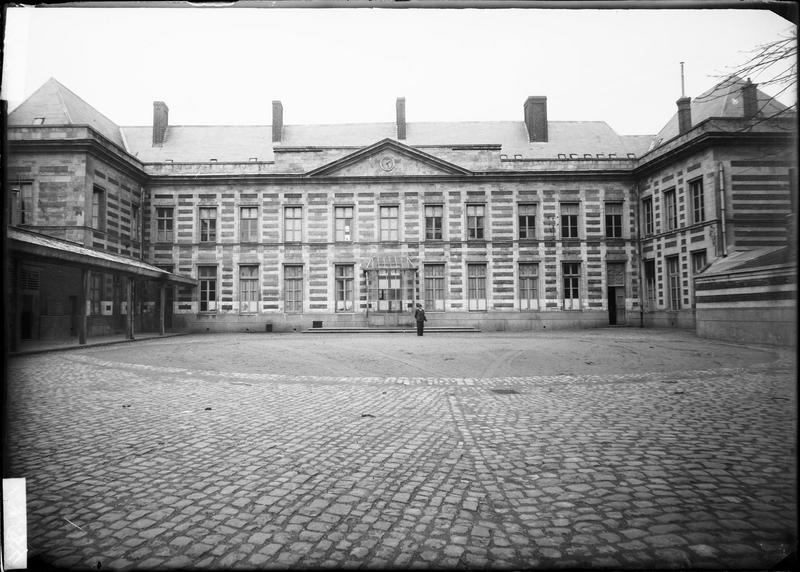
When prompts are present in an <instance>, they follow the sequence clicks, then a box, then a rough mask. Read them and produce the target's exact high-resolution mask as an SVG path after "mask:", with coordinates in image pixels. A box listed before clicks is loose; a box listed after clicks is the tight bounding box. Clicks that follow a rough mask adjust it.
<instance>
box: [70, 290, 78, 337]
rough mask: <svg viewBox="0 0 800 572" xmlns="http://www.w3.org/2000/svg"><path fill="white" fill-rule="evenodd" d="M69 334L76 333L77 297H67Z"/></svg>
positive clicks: (74, 334)
mask: <svg viewBox="0 0 800 572" xmlns="http://www.w3.org/2000/svg"><path fill="white" fill-rule="evenodd" d="M69 335H70V336H77V335H78V297H77V296H70V297H69Z"/></svg>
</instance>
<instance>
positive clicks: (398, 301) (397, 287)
mask: <svg viewBox="0 0 800 572" xmlns="http://www.w3.org/2000/svg"><path fill="white" fill-rule="evenodd" d="M377 279H378V289H377V291H373V295H372V296H371V298H373V299H375V301H376V306H377V310H378V311H379V312H402V311H403V287H402V281H401V279H402V277H401V275H400V270H398V269H393V268H391V269H380V270H378V272H377Z"/></svg>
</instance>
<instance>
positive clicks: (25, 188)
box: [11, 181, 36, 226]
mask: <svg viewBox="0 0 800 572" xmlns="http://www.w3.org/2000/svg"><path fill="white" fill-rule="evenodd" d="M11 192H12V193H13V200H12V201H11V205H12V209H13V212H12V216H11V221H12V225H14V226H29V225H33V224H34V221H33V216H34V213H35V212H36V211H35V209H34V208H33V183H32V182H30V181H24V182H22V181H20V182H18V183H17V186H16V187H13V188H12V189H11Z"/></svg>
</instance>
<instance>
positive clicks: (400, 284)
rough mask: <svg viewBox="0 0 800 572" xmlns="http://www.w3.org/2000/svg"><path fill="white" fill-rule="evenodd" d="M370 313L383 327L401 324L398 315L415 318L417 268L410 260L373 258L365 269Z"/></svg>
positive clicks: (389, 257)
mask: <svg viewBox="0 0 800 572" xmlns="http://www.w3.org/2000/svg"><path fill="white" fill-rule="evenodd" d="M363 268H364V276H365V278H366V283H367V313H368V314H372V315H373V316H374V317H375V318H376V320H377V322H376V323H380V325H384V324H385V325H390V324H396V323H398V317H399V316H397V315H398V314H402V313H403V312H405V313H407V314H409V315H413V310H414V306H415V304H416V292H417V265H416V264H415V263H414V262H413V261H412V260H411V259H410V258H409V257H408V256H373V257H372V258H370V259H369V260H368V261H367V263H366V264H365V265H364V267H363Z"/></svg>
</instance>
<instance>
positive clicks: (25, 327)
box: [19, 294, 36, 340]
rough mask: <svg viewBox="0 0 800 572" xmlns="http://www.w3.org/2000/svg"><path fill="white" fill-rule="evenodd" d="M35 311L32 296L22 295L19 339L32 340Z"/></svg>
mask: <svg viewBox="0 0 800 572" xmlns="http://www.w3.org/2000/svg"><path fill="white" fill-rule="evenodd" d="M35 317H36V316H35V309H34V295H33V294H23V295H22V308H21V311H20V321H19V325H20V338H22V339H23V340H32V339H33V330H34V328H33V326H34V323H33V321H34V319H35Z"/></svg>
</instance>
